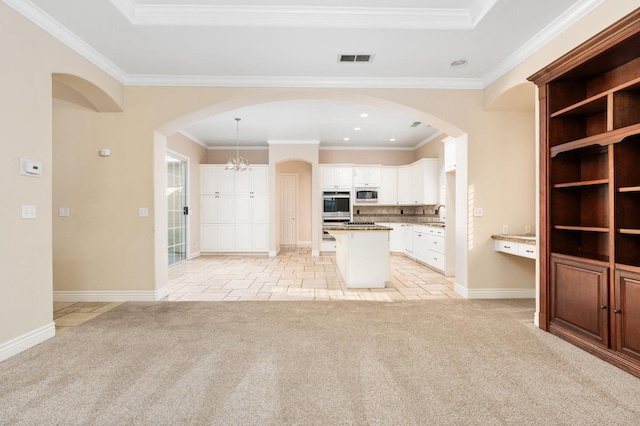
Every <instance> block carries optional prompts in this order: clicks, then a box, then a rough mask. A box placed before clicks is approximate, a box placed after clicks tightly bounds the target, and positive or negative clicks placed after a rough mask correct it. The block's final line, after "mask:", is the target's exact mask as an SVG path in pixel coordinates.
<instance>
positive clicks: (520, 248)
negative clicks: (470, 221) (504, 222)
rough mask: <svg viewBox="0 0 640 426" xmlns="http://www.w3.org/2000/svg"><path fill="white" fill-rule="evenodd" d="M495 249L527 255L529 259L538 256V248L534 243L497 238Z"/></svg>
mask: <svg viewBox="0 0 640 426" xmlns="http://www.w3.org/2000/svg"><path fill="white" fill-rule="evenodd" d="M495 250H496V251H501V252H503V253H509V254H512V255H514V256H521V257H527V258H529V259H536V258H537V248H536V246H535V245H534V244H525V243H518V242H515V241H508V240H496V242H495Z"/></svg>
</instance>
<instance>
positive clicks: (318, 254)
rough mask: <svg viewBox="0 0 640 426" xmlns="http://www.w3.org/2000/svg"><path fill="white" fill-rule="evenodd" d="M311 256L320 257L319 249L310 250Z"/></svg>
mask: <svg viewBox="0 0 640 426" xmlns="http://www.w3.org/2000/svg"><path fill="white" fill-rule="evenodd" d="M311 257H320V250H311Z"/></svg>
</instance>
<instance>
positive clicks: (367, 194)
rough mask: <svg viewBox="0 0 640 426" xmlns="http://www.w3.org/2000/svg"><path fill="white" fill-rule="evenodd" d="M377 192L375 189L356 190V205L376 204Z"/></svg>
mask: <svg viewBox="0 0 640 426" xmlns="http://www.w3.org/2000/svg"><path fill="white" fill-rule="evenodd" d="M377 202H378V191H377V190H375V189H371V188H367V189H364V188H363V189H356V203H377Z"/></svg>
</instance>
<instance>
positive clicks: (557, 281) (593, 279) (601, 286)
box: [550, 256, 613, 346]
mask: <svg viewBox="0 0 640 426" xmlns="http://www.w3.org/2000/svg"><path fill="white" fill-rule="evenodd" d="M608 277H609V267H608V266H606V264H604V263H601V262H596V261H592V262H588V261H584V262H583V261H579V260H577V259H574V258H571V259H570V258H565V257H559V256H558V257H556V256H551V295H550V296H551V312H550V321H551V324H552V326H553V327H556V328H560V329H563V330H567V331H569V332H571V333H573V334H577V335H579V336H581V337H583V338H586V339H589V340H591V341H593V342H597V343H600V344H602V345H604V346H607V345H608V344H609V310H610V309H612V308H613V307H609V306H608V300H609V297H608V295H609V279H608Z"/></svg>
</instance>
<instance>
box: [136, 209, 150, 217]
mask: <svg viewBox="0 0 640 426" xmlns="http://www.w3.org/2000/svg"><path fill="white" fill-rule="evenodd" d="M138 216H140V217H147V216H149V209H148V208H146V207H140V208H139V209H138Z"/></svg>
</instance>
